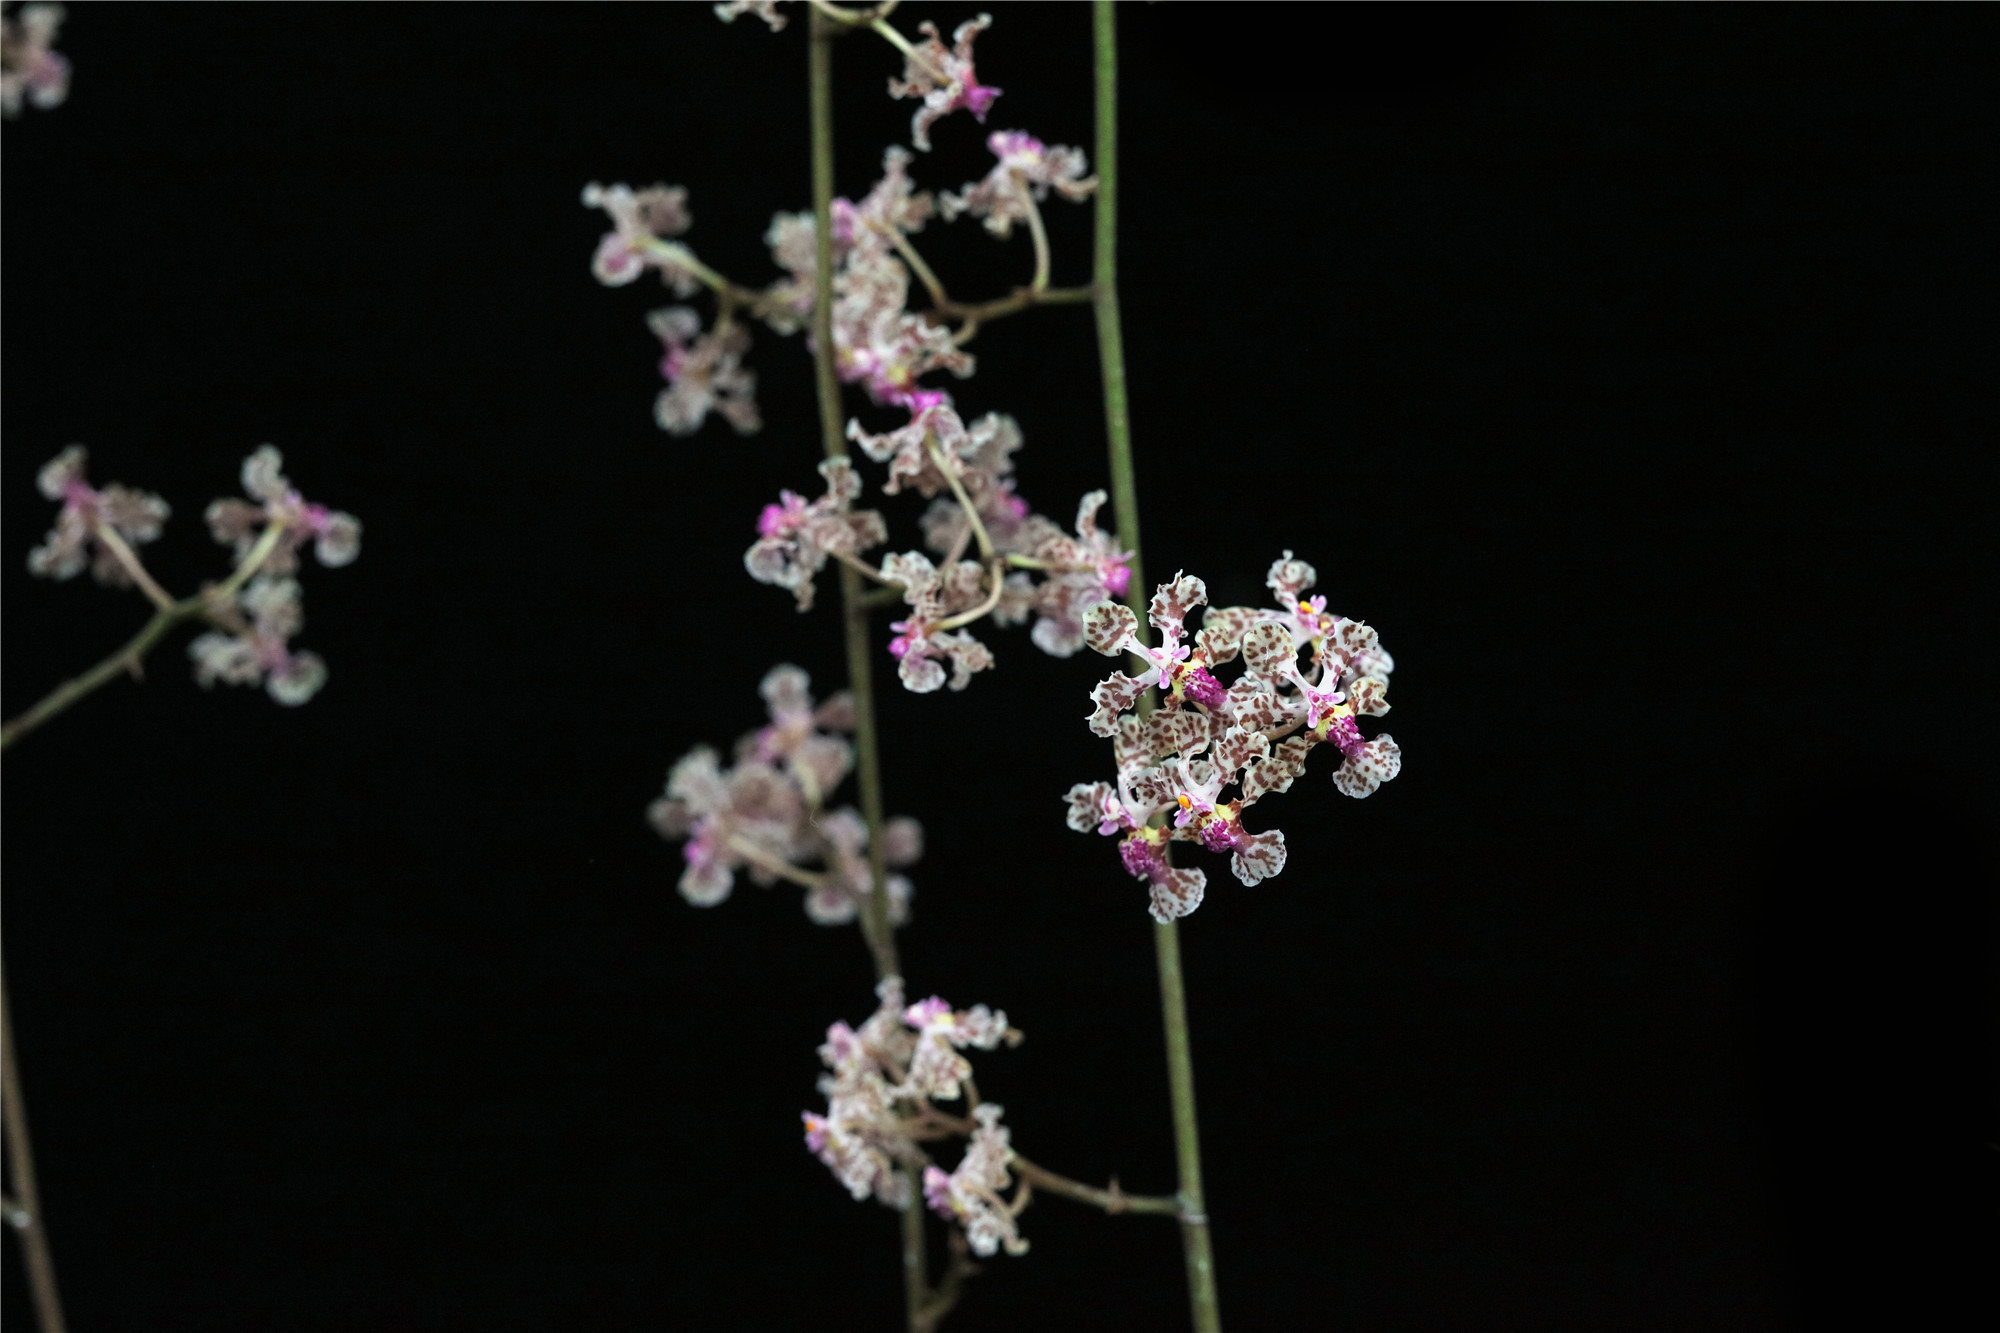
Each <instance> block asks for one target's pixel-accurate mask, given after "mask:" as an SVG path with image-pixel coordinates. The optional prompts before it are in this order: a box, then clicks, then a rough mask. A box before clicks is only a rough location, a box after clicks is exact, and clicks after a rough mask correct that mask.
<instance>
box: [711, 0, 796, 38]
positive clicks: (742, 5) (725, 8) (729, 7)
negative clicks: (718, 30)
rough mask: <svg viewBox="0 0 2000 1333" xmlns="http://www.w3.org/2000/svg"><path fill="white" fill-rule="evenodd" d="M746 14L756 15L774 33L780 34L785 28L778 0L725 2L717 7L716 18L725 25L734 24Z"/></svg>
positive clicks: (726, 0) (727, 0)
mask: <svg viewBox="0 0 2000 1333" xmlns="http://www.w3.org/2000/svg"><path fill="white" fill-rule="evenodd" d="M744 14H755V15H756V16H757V17H758V18H760V19H762V20H764V22H766V23H768V24H770V25H771V31H772V32H779V31H781V30H782V29H783V28H784V26H785V16H784V15H783V14H780V13H779V12H778V0H723V3H721V4H719V5H717V6H716V7H715V16H716V17H717V18H719V19H721V20H722V21H723V22H724V23H734V22H735V21H736V20H737V19H738V18H739V17H740V16H742V15H744Z"/></svg>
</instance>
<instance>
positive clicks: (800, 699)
mask: <svg viewBox="0 0 2000 1333" xmlns="http://www.w3.org/2000/svg"><path fill="white" fill-rule="evenodd" d="M811 686H812V682H811V681H810V680H809V679H808V678H807V676H806V673H805V672H803V671H801V670H800V669H799V668H798V667H795V666H790V665H780V666H776V667H773V668H772V669H771V670H770V671H769V672H768V673H766V674H765V676H764V680H763V682H762V684H761V685H760V686H759V687H758V689H759V692H760V693H761V694H762V695H763V696H764V703H765V706H766V707H767V708H768V710H769V712H770V721H769V722H768V723H767V724H766V725H764V726H762V727H759V728H758V729H757V730H755V731H752V732H750V733H748V734H747V735H745V736H743V737H742V738H741V739H740V740H738V741H737V743H736V751H735V760H734V763H733V764H732V766H730V767H729V768H726V769H725V768H724V767H723V766H722V761H721V758H720V756H719V755H717V754H716V752H715V751H714V750H712V749H710V748H709V747H707V746H700V747H697V748H696V749H694V750H692V751H690V752H689V753H688V754H686V755H685V756H683V757H682V758H681V759H680V761H679V762H677V763H676V764H675V765H674V767H673V770H672V771H671V772H670V773H669V774H668V775H667V790H666V794H665V795H664V796H662V797H660V798H659V799H658V800H656V801H654V802H653V804H652V805H651V807H649V808H648V810H647V812H646V817H647V819H648V820H649V821H650V822H651V823H652V825H653V827H654V828H655V829H657V830H658V831H659V833H660V835H661V836H662V837H666V838H674V839H685V840H686V844H685V846H684V847H683V848H682V855H683V857H684V858H685V859H686V862H687V869H686V870H685V871H684V872H683V874H682V875H681V882H680V890H681V895H682V896H683V897H685V898H686V899H687V900H688V901H689V902H691V903H693V904H695V905H696V906H697V907H708V906H712V905H714V904H716V903H719V902H721V901H723V900H724V899H725V898H727V897H728V896H729V894H730V891H731V889H732V888H733V887H734V885H735V877H736V872H737V871H739V870H741V871H745V872H747V873H748V874H749V876H750V878H751V880H752V881H753V882H754V883H757V884H760V885H767V886H768V885H770V884H773V883H776V882H777V880H778V879H780V878H791V879H795V880H798V881H800V882H802V883H804V884H806V885H807V892H806V902H805V908H806V915H807V916H809V917H811V918H812V919H813V920H814V921H816V922H818V923H819V924H821V925H827V926H832V925H841V924H843V923H846V922H849V921H853V920H854V919H855V918H856V917H857V916H858V915H860V914H861V908H862V906H863V905H864V904H865V903H866V902H867V900H868V897H869V895H870V894H871V893H872V892H873V891H874V877H873V874H872V872H871V869H870V864H869V858H868V831H867V825H866V824H865V823H864V822H863V821H862V819H861V817H860V815H858V814H856V813H855V812H854V811H853V810H851V809H846V808H841V809H828V808H827V800H828V798H829V797H831V796H832V795H833V793H834V790H835V789H836V788H837V787H839V786H840V784H841V783H842V782H843V781H845V780H846V778H847V775H848V773H849V772H850V771H851V770H852V769H853V766H854V747H853V745H852V743H850V742H849V741H848V740H847V738H846V737H845V736H844V735H841V734H840V733H843V732H848V731H852V730H853V729H854V700H853V696H851V695H849V694H848V693H847V692H846V691H842V692H841V693H839V694H836V695H834V696H833V697H832V698H830V699H828V700H826V701H825V702H824V703H819V704H815V703H814V701H813V697H812V692H811ZM882 851H883V860H884V861H885V863H886V864H887V865H889V866H891V867H904V866H908V865H911V864H913V863H914V862H915V861H916V860H917V859H918V858H919V857H920V856H921V855H922V854H923V830H922V828H921V827H920V826H919V825H918V824H917V822H916V821H915V820H913V819H905V818H896V819H891V820H889V821H887V823H886V824H885V826H884V828H883V837H882ZM813 867H818V868H817V869H814V868H813ZM886 888H887V890H888V915H889V921H890V924H891V925H901V924H902V923H903V922H905V921H907V920H908V919H909V914H910V899H911V896H912V894H913V893H914V890H913V889H912V887H911V885H910V881H909V880H908V878H906V877H905V876H903V875H897V874H892V875H890V876H888V879H887V884H886Z"/></svg>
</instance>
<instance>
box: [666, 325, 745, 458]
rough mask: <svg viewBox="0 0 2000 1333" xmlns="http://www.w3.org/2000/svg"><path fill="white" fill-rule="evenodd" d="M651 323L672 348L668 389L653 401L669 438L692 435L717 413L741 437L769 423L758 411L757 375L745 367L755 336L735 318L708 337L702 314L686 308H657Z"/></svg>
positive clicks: (668, 365) (667, 379)
mask: <svg viewBox="0 0 2000 1333" xmlns="http://www.w3.org/2000/svg"><path fill="white" fill-rule="evenodd" d="M646 324H647V326H648V327H649V328H651V329H652V330H653V332H654V333H656V334H658V335H659V338H660V341H661V342H662V343H664V344H666V349H667V350H666V354H665V355H664V356H662V357H661V358H660V377H661V378H662V379H664V380H666V382H667V387H666V388H664V389H662V390H660V396H659V398H658V399H657V400H655V401H654V403H653V420H655V421H657V422H658V423H659V425H660V429H661V430H663V431H665V432H667V434H669V435H692V434H694V433H695V432H696V431H698V430H700V429H701V423H702V422H703V421H705V420H707V419H708V414H709V413H710V412H714V413H716V414H717V415H719V416H720V417H722V419H723V420H725V421H727V422H728V423H729V424H730V425H731V426H732V427H734V428H735V430H736V433H737V434H738V435H754V434H756V433H757V431H758V430H759V429H761V428H762V427H763V424H764V420H763V418H762V417H761V416H759V415H758V412H757V376H756V374H755V373H754V372H752V371H749V370H746V369H744V367H743V354H744V353H745V352H747V351H749V350H750V334H749V333H748V332H747V331H746V330H745V329H744V328H743V326H742V325H740V324H738V323H736V322H735V321H734V320H728V321H725V322H722V323H719V324H717V325H716V326H715V328H713V329H712V330H710V331H709V332H707V333H703V332H702V330H701V316H699V315H697V314H696V313H695V312H694V311H693V310H691V309H689V308H688V307H687V306H684V305H676V306H668V307H667V308H666V309H665V310H655V311H654V312H653V313H652V314H650V315H648V316H647V317H646Z"/></svg>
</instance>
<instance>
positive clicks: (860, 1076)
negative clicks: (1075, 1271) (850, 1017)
mask: <svg viewBox="0 0 2000 1333" xmlns="http://www.w3.org/2000/svg"><path fill="white" fill-rule="evenodd" d="M875 993H876V995H877V996H878V997H879V998H880V999H881V1005H880V1006H879V1007H878V1008H877V1009H876V1010H875V1012H874V1014H873V1015H871V1016H870V1017H869V1019H868V1021H867V1022H865V1023H863V1024H862V1025H861V1027H860V1029H859V1030H858V1031H857V1030H855V1029H854V1028H851V1027H849V1026H848V1025H847V1024H845V1023H835V1024H834V1025H833V1026H832V1027H829V1028H828V1029H827V1030H826V1043H825V1044H824V1045H823V1046H821V1047H820V1048H819V1057H820V1060H821V1062H822V1063H824V1064H825V1065H826V1067H827V1069H828V1070H830V1071H831V1072H830V1073H828V1074H826V1075H825V1076H823V1077H822V1078H821V1079H820V1082H819V1090H820V1091H821V1092H822V1093H823V1094H825V1096H826V1101H827V1107H826V1114H824V1115H818V1114H815V1113H814V1112H811V1111H806V1112H803V1113H802V1118H803V1119H804V1121H805V1127H806V1146H807V1147H808V1148H809V1149H811V1151H812V1152H813V1153H814V1154H815V1155H816V1156H817V1157H818V1158H819V1159H820V1160H821V1161H822V1162H825V1163H826V1165H827V1166H828V1168H829V1169H831V1170H832V1172H833V1174H834V1177H835V1178H836V1179H837V1180H839V1181H840V1183H841V1184H842V1185H843V1186H845V1187H846V1189H847V1191H848V1193H850V1194H852V1195H853V1196H854V1197H855V1198H857V1199H865V1198H867V1197H869V1196H870V1195H871V1194H872V1195H873V1196H874V1197H875V1198H877V1199H878V1200H880V1201H881V1202H882V1203H884V1204H887V1205H888V1206H889V1207H891V1208H907V1207H909V1206H911V1204H912V1202H913V1200H912V1199H911V1197H910V1195H911V1184H910V1182H911V1180H912V1179H914V1178H917V1177H919V1175H920V1176H921V1179H922V1181H923V1194H924V1202H925V1203H926V1204H927V1205H929V1207H930V1209H931V1210H932V1211H933V1212H935V1213H937V1214H938V1215H939V1216H941V1217H944V1218H946V1219H948V1220H951V1221H954V1222H956V1223H958V1224H959V1225H960V1226H962V1227H963V1228H964V1229H965V1236H966V1239H967V1241H968V1242H969V1243H970V1245H971V1248H972V1251H973V1253H975V1254H980V1255H989V1254H992V1253H993V1252H994V1251H995V1250H998V1249H1000V1248H1002V1247H1004V1248H1005V1249H1006V1251H1007V1253H1009V1254H1022V1253H1025V1252H1026V1251H1027V1248H1028V1242H1026V1241H1025V1240H1023V1239H1021V1235H1020V1232H1019V1230H1018V1229H1017V1228H1016V1227H1015V1224H1014V1219H1015V1218H1016V1217H1018V1216H1019V1215H1020V1213H1021V1210H1022V1208H1024V1207H1025V1206H1026V1205H1027V1202H1028V1191H1027V1189H1026V1188H1025V1184H1024V1185H1023V1186H1022V1187H1020V1188H1018V1189H1016V1192H1015V1195H1014V1197H1013V1198H1012V1199H1008V1198H1006V1197H1005V1195H1004V1191H1006V1190H1007V1189H1008V1188H1010V1186H1012V1185H1013V1181H1012V1180H1011V1178H1010V1177H1009V1174H1008V1168H1009V1166H1010V1164H1012V1163H1013V1161H1014V1159H1015V1154H1014V1150H1013V1148H1012V1147H1011V1146H1009V1144H1008V1132H1007V1130H1005V1129H1003V1128H1002V1127H1001V1125H1000V1115H1001V1108H1000V1107H999V1106H998V1105H997V1104H995V1103H993V1102H981V1101H980V1100H979V1094H978V1092H977V1090H976V1089H975V1087H974V1085H973V1082H972V1065H971V1062H970V1061H968V1060H967V1059H966V1058H965V1057H964V1056H963V1055H961V1054H960V1052H961V1051H963V1050H964V1049H965V1048H967V1047H974V1048H976V1049H979V1050H986V1051H990V1050H992V1049H993V1048H995V1047H996V1046H999V1045H1000V1044H1001V1043H1002V1042H1005V1043H1006V1044H1007V1045H1009V1046H1014V1045H1018V1044H1019V1043H1020V1041H1021V1034H1020V1033H1019V1032H1018V1031H1016V1030H1015V1029H1013V1028H1010V1027H1008V1026H1007V1015H1006V1014H1005V1013H996V1012H993V1011H991V1010H989V1009H987V1007H986V1006H985V1005H983V1004H979V1005H974V1006H973V1007H972V1008H970V1009H958V1010H955V1009H953V1008H952V1007H951V1006H950V1005H949V1004H947V1003H945V1002H944V1001H943V1000H941V999H939V998H938V997H937V996H935V995H933V996H932V997H931V998H930V999H928V1000H924V1001H921V1002H919V1003H917V1004H910V1005H906V1004H904V1003H903V982H902V978H900V977H885V978H883V980H882V982H881V984H880V985H878V986H877V987H876V990H875ZM941 1101H943V1102H956V1101H963V1102H964V1103H965V1107H964V1114H962V1115H953V1114H951V1113H950V1112H948V1111H945V1110H942V1109H940V1108H939V1107H938V1106H937V1103H938V1102H941ZM953 1137H958V1138H963V1139H966V1140H967V1143H966V1148H965V1152H964V1155H963V1156H962V1157H961V1159H960V1161H959V1164H958V1166H957V1167H956V1168H955V1169H954V1170H952V1171H949V1172H947V1171H945V1170H944V1169H943V1168H941V1167H939V1166H938V1165H937V1164H936V1163H935V1162H933V1161H932V1160H931V1156H930V1154H929V1153H928V1152H926V1151H925V1149H924V1146H923V1145H924V1144H926V1143H932V1142H936V1141H937V1140H940V1139H948V1138H953Z"/></svg>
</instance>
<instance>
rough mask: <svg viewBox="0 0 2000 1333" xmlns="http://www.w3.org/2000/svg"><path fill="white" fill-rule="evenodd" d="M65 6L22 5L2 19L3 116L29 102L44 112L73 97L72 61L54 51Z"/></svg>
mask: <svg viewBox="0 0 2000 1333" xmlns="http://www.w3.org/2000/svg"><path fill="white" fill-rule="evenodd" d="M62 21H63V7H62V6H61V5H22V6H21V7H20V8H19V9H17V10H15V11H14V13H13V14H12V15H10V16H8V17H6V18H0V114H4V115H8V116H18V115H20V114H21V106H22V104H23V103H24V102H25V103H27V104H29V105H32V106H35V107H39V108H41V109H42V110H44V111H47V110H49V109H50V108H52V107H58V106H61V105H62V103H63V99H64V98H66V97H68V96H69V61H67V60H65V59H63V58H62V56H60V55H58V54H57V53H56V52H55V51H54V50H52V49H51V48H50V43H52V42H54V41H55V39H56V30H57V29H58V28H60V27H62Z"/></svg>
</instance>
